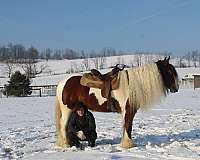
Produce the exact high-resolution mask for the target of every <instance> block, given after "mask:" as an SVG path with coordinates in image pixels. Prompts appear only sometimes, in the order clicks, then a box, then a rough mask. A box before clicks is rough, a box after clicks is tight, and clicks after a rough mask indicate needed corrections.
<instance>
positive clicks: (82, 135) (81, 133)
mask: <svg viewBox="0 0 200 160" xmlns="http://www.w3.org/2000/svg"><path fill="white" fill-rule="evenodd" d="M76 135H77V137H78V138H80V139H81V140H85V139H86V137H85V134H84V133H83V131H78V132H76Z"/></svg>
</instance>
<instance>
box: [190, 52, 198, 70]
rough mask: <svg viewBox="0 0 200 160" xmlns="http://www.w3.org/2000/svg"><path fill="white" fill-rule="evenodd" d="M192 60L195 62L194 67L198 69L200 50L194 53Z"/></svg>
mask: <svg viewBox="0 0 200 160" xmlns="http://www.w3.org/2000/svg"><path fill="white" fill-rule="evenodd" d="M191 59H192V61H193V64H194V67H197V60H198V50H195V51H192V55H191Z"/></svg>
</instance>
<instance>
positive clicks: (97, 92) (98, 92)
mask: <svg viewBox="0 0 200 160" xmlns="http://www.w3.org/2000/svg"><path fill="white" fill-rule="evenodd" d="M89 94H94V95H95V97H96V98H97V100H98V103H99V104H100V105H102V104H103V103H104V102H105V101H107V99H106V98H104V97H102V95H101V90H100V89H97V88H90V91H89Z"/></svg>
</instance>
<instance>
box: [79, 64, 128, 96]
mask: <svg viewBox="0 0 200 160" xmlns="http://www.w3.org/2000/svg"><path fill="white" fill-rule="evenodd" d="M125 67H126V65H124V64H123V65H121V67H120V65H119V64H117V65H116V66H115V67H114V68H113V69H112V71H110V72H108V73H106V74H101V72H99V71H98V70H96V69H92V70H91V72H90V73H85V74H83V76H82V78H81V80H80V83H81V85H83V86H87V87H89V88H99V89H101V95H102V96H103V97H104V98H107V99H108V98H109V97H110V91H111V90H115V89H117V88H118V87H119V76H118V73H119V71H122V70H123V69H124V68H125Z"/></svg>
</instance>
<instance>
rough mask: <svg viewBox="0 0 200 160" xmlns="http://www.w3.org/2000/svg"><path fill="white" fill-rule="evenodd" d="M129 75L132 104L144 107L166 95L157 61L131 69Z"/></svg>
mask: <svg viewBox="0 0 200 160" xmlns="http://www.w3.org/2000/svg"><path fill="white" fill-rule="evenodd" d="M128 75H129V91H130V92H129V94H130V95H129V96H130V99H131V102H132V105H135V106H137V107H144V106H146V105H150V104H152V103H154V102H156V101H158V100H159V99H160V98H161V97H163V96H164V95H165V92H166V90H165V87H164V86H163V81H162V77H161V75H160V73H159V70H158V67H157V65H156V64H155V63H153V64H147V65H144V66H141V67H138V68H134V69H129V70H128Z"/></svg>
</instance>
